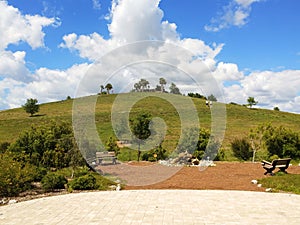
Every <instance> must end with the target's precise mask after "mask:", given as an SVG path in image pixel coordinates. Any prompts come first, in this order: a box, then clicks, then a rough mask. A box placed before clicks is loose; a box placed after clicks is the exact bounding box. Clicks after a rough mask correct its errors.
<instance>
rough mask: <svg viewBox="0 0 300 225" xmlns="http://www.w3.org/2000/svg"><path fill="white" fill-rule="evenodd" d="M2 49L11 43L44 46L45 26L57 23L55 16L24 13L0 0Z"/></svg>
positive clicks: (0, 43)
mask: <svg viewBox="0 0 300 225" xmlns="http://www.w3.org/2000/svg"><path fill="white" fill-rule="evenodd" d="M0 11H1V13H0V21H1V23H0V51H2V50H4V49H6V47H7V46H8V45H9V44H17V43H18V42H20V41H24V42H27V43H28V44H29V45H30V46H31V47H32V48H33V49H35V48H38V47H43V46H44V36H45V33H44V32H43V31H42V29H43V27H45V26H49V25H51V24H54V23H55V19H54V18H46V17H42V16H39V15H34V16H31V15H22V14H21V13H20V11H19V10H18V9H17V8H14V7H12V6H9V5H8V4H7V2H6V1H0Z"/></svg>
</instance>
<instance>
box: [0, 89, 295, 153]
mask: <svg viewBox="0 0 300 225" xmlns="http://www.w3.org/2000/svg"><path fill="white" fill-rule="evenodd" d="M122 95H126V94H122ZM165 95H166V94H165ZM159 96H160V95H159V94H157V97H147V98H144V99H142V100H140V101H138V102H137V103H136V104H135V105H134V106H133V107H132V109H131V111H130V116H134V115H136V114H137V113H138V112H140V111H147V112H149V113H150V114H152V116H153V117H161V118H162V119H164V120H165V122H166V124H167V126H168V129H167V136H166V138H165V141H164V143H163V147H164V148H166V149H167V150H170V151H172V150H174V148H175V147H176V145H177V141H178V137H179V135H180V131H181V124H180V119H179V116H178V113H177V112H176V109H175V108H174V106H173V105H172V104H170V103H169V102H167V101H166V100H164V99H162V98H160V97H159ZM116 97H117V95H104V96H99V97H98V100H97V104H96V107H95V111H96V113H95V119H96V126H97V130H98V133H99V136H100V138H101V140H102V141H103V142H106V140H108V138H109V137H110V136H113V135H114V133H113V130H112V126H111V114H110V111H111V107H112V105H113V103H114V100H115V98H116ZM125 97H127V96H125ZM178 98H182V99H185V98H187V97H183V96H178ZM192 100H193V102H194V104H195V106H196V108H197V111H198V116H199V120H200V125H201V127H204V128H207V129H209V128H210V122H211V115H210V110H209V108H208V107H206V105H205V101H204V100H202V99H198V98H193V99H192ZM72 105H73V100H65V101H59V102H53V103H47V104H41V105H40V111H39V113H38V116H34V117H29V115H28V114H27V113H26V112H25V111H24V110H23V109H22V108H18V109H11V110H5V111H1V112H0V143H1V142H5V141H7V142H13V141H14V140H16V139H17V137H18V135H19V134H20V133H21V132H22V131H23V130H26V129H28V128H29V127H30V126H31V125H32V124H42V123H47V122H48V121H50V120H66V121H69V122H71V121H72ZM226 111H227V124H226V132H225V138H224V141H223V148H224V149H225V150H226V149H229V145H230V143H231V141H232V140H234V139H235V138H237V137H243V136H247V135H248V133H249V130H250V129H251V128H255V127H256V126H258V125H260V124H262V123H268V122H271V123H272V124H273V125H274V126H280V125H282V126H284V127H287V128H290V129H292V130H294V131H296V132H300V115H299V114H293V113H287V112H280V111H274V110H266V109H249V108H246V107H244V106H241V105H233V104H229V105H226ZM190 125H191V126H193V124H190ZM228 158H229V159H231V155H230V154H228Z"/></svg>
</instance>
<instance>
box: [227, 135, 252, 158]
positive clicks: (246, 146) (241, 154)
mask: <svg viewBox="0 0 300 225" xmlns="http://www.w3.org/2000/svg"><path fill="white" fill-rule="evenodd" d="M231 149H232V151H233V154H234V156H235V157H237V158H238V159H241V160H245V161H246V160H249V159H250V157H251V156H252V153H253V151H252V149H251V146H250V143H249V142H248V140H247V139H245V138H242V139H235V140H234V141H233V142H231Z"/></svg>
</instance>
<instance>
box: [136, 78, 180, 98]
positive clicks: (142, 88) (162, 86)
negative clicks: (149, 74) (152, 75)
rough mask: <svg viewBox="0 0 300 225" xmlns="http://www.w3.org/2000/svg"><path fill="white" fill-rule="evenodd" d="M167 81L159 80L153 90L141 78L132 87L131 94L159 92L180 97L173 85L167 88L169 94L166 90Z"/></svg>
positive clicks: (147, 82)
mask: <svg viewBox="0 0 300 225" xmlns="http://www.w3.org/2000/svg"><path fill="white" fill-rule="evenodd" d="M166 84H167V81H166V79H165V78H163V77H161V78H159V81H158V84H157V85H156V87H155V88H151V86H150V82H149V81H148V80H146V79H144V78H141V80H139V81H138V82H137V83H135V84H134V85H133V89H132V92H161V93H171V94H177V95H181V92H180V90H179V88H178V87H177V86H176V84H175V83H173V82H172V83H171V84H170V86H169V92H168V91H167V90H166Z"/></svg>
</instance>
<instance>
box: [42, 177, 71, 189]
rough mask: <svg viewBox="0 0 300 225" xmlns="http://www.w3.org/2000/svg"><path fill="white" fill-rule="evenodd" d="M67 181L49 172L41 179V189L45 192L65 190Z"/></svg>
mask: <svg viewBox="0 0 300 225" xmlns="http://www.w3.org/2000/svg"><path fill="white" fill-rule="evenodd" d="M67 182H68V181H67V179H66V178H65V177H64V176H63V175H60V174H57V173H53V172H50V173H48V174H46V175H45V176H44V177H43V179H42V182H41V183H42V188H43V189H44V190H46V191H53V190H55V189H63V188H65V184H66V183H67Z"/></svg>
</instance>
